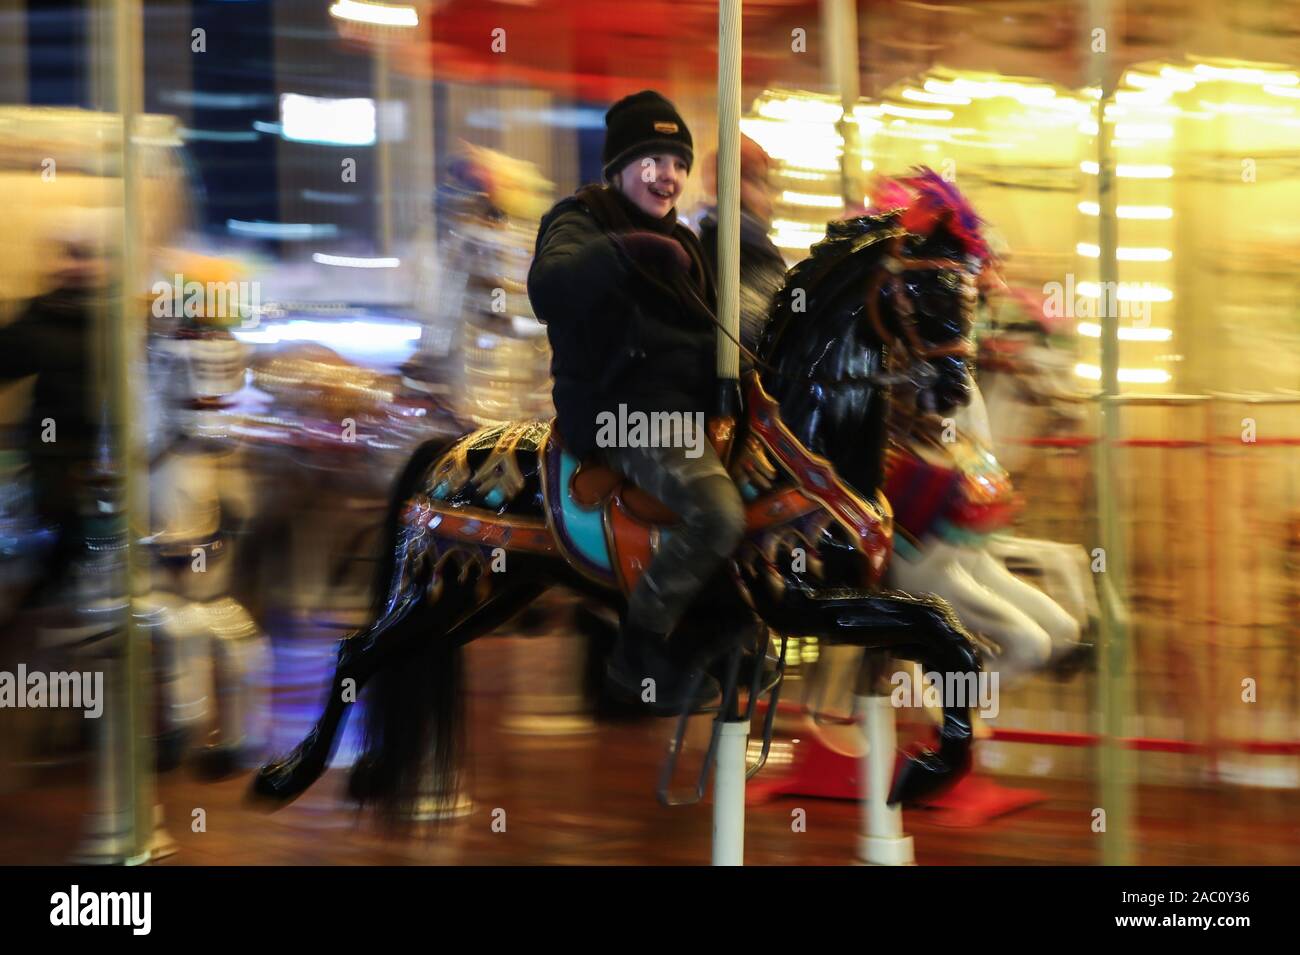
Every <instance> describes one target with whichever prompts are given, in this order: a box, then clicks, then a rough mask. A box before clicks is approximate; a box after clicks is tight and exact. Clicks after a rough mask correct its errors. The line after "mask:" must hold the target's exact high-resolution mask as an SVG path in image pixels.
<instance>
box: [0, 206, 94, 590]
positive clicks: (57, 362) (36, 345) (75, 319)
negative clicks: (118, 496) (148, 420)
mask: <svg viewBox="0 0 1300 955" xmlns="http://www.w3.org/2000/svg"><path fill="white" fill-rule="evenodd" d="M119 221H120V213H118V212H117V211H116V210H110V209H96V208H88V207H73V208H70V209H67V210H66V211H64V212H62V213H60V214H58V215H57V216H55V217H54V218H53V219H52V221H51V227H50V242H51V244H52V245H53V246H54V249H55V252H54V255H53V257H52V259H51V261H52V263H53V266H52V274H51V276H50V280H51V282H52V285H53V287H52V288H51V289H50V290H49V291H47V292H44V293H43V294H40V295H38V296H36V297H35V298H33V299H31V300H30V301H29V302H28V303H27V305H26V307H25V308H24V309H23V310H22V311H21V313H20V316H19V318H18V319H17V320H16V321H15V322H13V323H12V324H10V325H7V326H5V327H4V328H2V329H0V381H4V382H13V381H15V380H17V379H22V378H26V377H29V376H33V375H34V376H35V381H34V383H33V387H32V399H31V404H30V408H29V410H28V411H27V413H26V415H25V416H24V417H23V419H22V420H21V422H20V423H19V424H18V426H17V428H16V433H15V445H16V447H15V450H18V451H19V452H20V453H23V454H25V455H26V457H27V460H28V463H29V466H30V473H31V487H32V493H33V497H32V500H33V504H34V508H35V515H36V518H37V520H38V521H39V523H40V525H41V530H42V531H43V534H42V537H43V538H44V540H43V542H42V543H43V546H41V547H40V555H41V556H40V561H39V564H38V566H37V567H36V568H35V572H34V576H33V580H32V589H31V590H30V591H29V592H28V593H27V595H26V598H25V600H24V601H23V603H22V606H23V607H34V606H49V605H52V604H54V603H56V602H57V598H58V597H59V596H60V594H61V592H63V591H65V590H66V589H67V584H68V582H69V581H68V575H69V573H70V572H71V569H72V567H73V566H74V561H75V560H76V559H77V558H78V557H79V556H80V555H81V551H82V550H83V548H84V546H85V533H84V528H83V527H82V526H81V517H80V515H79V506H80V497H81V489H82V483H81V482H82V481H83V480H84V479H85V478H86V476H87V470H88V468H89V467H90V465H91V463H92V461H93V459H94V456H95V453H96V448H97V447H98V446H99V443H100V440H101V437H104V438H106V437H107V436H106V435H104V436H101V435H100V430H99V429H100V423H101V422H103V421H104V420H105V415H104V413H103V411H104V409H103V408H102V407H97V405H96V396H97V395H102V394H103V392H102V391H100V390H98V387H97V386H98V385H99V383H100V382H101V381H102V375H101V373H100V372H101V370H100V369H99V368H98V367H97V361H96V356H97V354H98V349H97V347H96V343H95V335H96V330H97V327H98V325H97V315H98V314H99V313H101V312H102V311H103V310H104V309H105V308H106V307H107V304H108V303H107V295H108V288H109V251H108V249H109V245H108V243H109V242H110V240H111V236H112V235H113V233H114V224H115V223H117V222H119Z"/></svg>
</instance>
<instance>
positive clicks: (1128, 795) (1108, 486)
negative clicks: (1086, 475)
mask: <svg viewBox="0 0 1300 955" xmlns="http://www.w3.org/2000/svg"><path fill="white" fill-rule="evenodd" d="M1088 13H1089V16H1088V17H1087V18H1086V19H1085V21H1084V23H1085V26H1086V28H1087V33H1086V35H1085V37H1084V42H1085V43H1087V44H1088V47H1087V49H1089V50H1091V51H1092V52H1091V53H1090V54H1089V55H1090V64H1091V74H1092V75H1091V77H1090V80H1091V83H1090V85H1091V86H1093V87H1094V88H1097V89H1100V91H1101V96H1100V97H1099V98H1098V101H1097V205H1098V207H1099V208H1098V216H1097V223H1098V232H1099V234H1098V239H1097V244H1098V246H1099V247H1100V249H1101V253H1100V256H1099V258H1098V270H1099V274H1098V279H1099V281H1100V284H1101V299H1100V303H1101V308H1100V309H1099V311H1100V313H1101V395H1100V415H1101V421H1100V423H1101V433H1100V435H1099V438H1100V440H1099V441H1098V442H1097V461H1096V493H1097V517H1098V523H1099V530H1100V533H1101V547H1102V552H1103V555H1104V560H1105V572H1104V573H1102V574H1101V575H1100V578H1099V579H1100V582H1101V597H1102V600H1101V634H1100V647H1099V650H1100V652H1099V654H1098V673H1097V677H1098V679H1097V712H1098V715H1099V718H1100V722H1101V726H1100V735H1101V746H1100V747H1099V749H1098V762H1097V772H1098V776H1099V781H1100V784H1101V786H1100V795H1101V805H1100V806H1099V807H1098V808H1100V809H1102V810H1104V812H1105V816H1104V819H1105V828H1104V829H1102V830H1101V833H1100V834H1101V837H1102V843H1101V844H1102V862H1103V863H1104V864H1106V865H1129V864H1131V863H1132V861H1133V845H1132V813H1133V806H1132V792H1131V783H1132V778H1133V767H1132V762H1133V757H1132V753H1131V752H1130V751H1128V750H1127V749H1125V748H1124V746H1123V743H1122V742H1121V740H1122V739H1123V737H1124V736H1125V735H1126V733H1125V730H1126V719H1127V716H1128V713H1129V709H1130V704H1131V700H1132V696H1131V686H1130V676H1129V656H1130V653H1129V630H1128V613H1127V610H1126V607H1125V603H1124V601H1125V599H1126V580H1127V568H1126V555H1125V547H1124V543H1125V542H1124V528H1123V526H1122V524H1121V523H1120V517H1119V507H1118V502H1117V501H1116V487H1115V472H1116V467H1117V465H1118V459H1119V458H1118V455H1119V451H1118V448H1119V445H1118V442H1119V440H1120V438H1121V435H1122V432H1121V423H1120V409H1121V404H1120V389H1119V364H1120V354H1119V309H1118V307H1117V306H1118V303H1119V291H1118V289H1119V285H1118V281H1119V266H1118V264H1117V258H1116V255H1117V251H1116V250H1117V246H1118V220H1117V217H1116V195H1115V159H1114V157H1113V156H1112V155H1111V144H1110V140H1109V133H1108V132H1107V127H1106V107H1107V106H1108V105H1109V104H1110V103H1111V102H1113V101H1114V98H1115V86H1116V83H1117V80H1118V72H1119V71H1118V69H1117V68H1116V64H1115V62H1114V60H1113V59H1112V56H1113V54H1112V53H1111V52H1110V44H1111V43H1113V42H1115V41H1116V39H1117V37H1116V35H1115V33H1114V31H1113V29H1112V27H1113V26H1114V22H1115V21H1114V18H1113V17H1112V11H1111V4H1110V0H1089V4H1088ZM1098 29H1099V30H1101V31H1102V32H1101V33H1100V36H1101V37H1102V40H1103V42H1104V43H1105V44H1106V46H1105V48H1104V49H1103V50H1100V51H1097V50H1095V49H1094V47H1093V44H1094V43H1095V42H1096V40H1095V38H1094V37H1095V35H1096V34H1094V31H1095V30H1098ZM1112 290H1113V291H1112Z"/></svg>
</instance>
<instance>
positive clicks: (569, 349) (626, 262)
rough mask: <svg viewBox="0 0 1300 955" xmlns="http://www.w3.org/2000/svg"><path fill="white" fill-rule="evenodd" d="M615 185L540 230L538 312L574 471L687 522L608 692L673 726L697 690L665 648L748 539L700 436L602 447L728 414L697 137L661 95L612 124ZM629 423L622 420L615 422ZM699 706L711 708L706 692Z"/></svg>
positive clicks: (568, 205)
mask: <svg viewBox="0 0 1300 955" xmlns="http://www.w3.org/2000/svg"><path fill="white" fill-rule="evenodd" d="M605 125H606V135H605V147H604V152H603V155H602V160H603V163H604V170H603V171H604V176H605V184H604V185H599V186H597V185H590V186H585V187H583V188H582V189H579V190H578V192H577V193H576V194H575V195H573V196H571V197H569V198H567V199H565V200H563V201H561V202H560V203H559V204H557V205H556V206H555V207H554V208H553V209H552V210H551V211H550V212H549V213H548V214H547V215H546V216H545V217H544V218H543V219H542V222H541V228H540V229H539V231H538V234H537V250H536V254H535V257H534V260H533V266H532V269H531V271H530V272H529V275H528V296H529V298H530V300H531V301H532V304H533V308H534V311H535V312H536V314H537V317H538V319H539V320H540V321H542V322H543V323H545V324H546V325H547V329H548V333H549V335H550V340H551V348H552V350H553V353H554V358H553V360H552V365H551V372H552V375H553V376H554V379H555V386H554V392H553V394H554V399H555V409H556V430H557V431H558V432H559V434H560V437H561V439H562V440H563V442H564V444H565V446H566V447H567V448H568V450H570V451H571V452H572V453H574V454H575V455H577V456H578V457H581V458H585V457H590V456H598V457H600V458H601V459H603V461H604V463H606V464H608V465H609V466H610V467H612V468H613V469H614V470H616V471H619V472H621V473H622V474H623V475H625V476H626V477H627V478H628V479H630V480H631V481H633V482H634V483H635V484H636V485H638V486H639V487H640V488H642V489H643V490H645V491H646V492H648V493H649V494H651V495H652V496H654V497H656V498H658V500H659V501H661V502H662V503H663V504H664V505H666V506H667V507H669V508H671V509H672V510H674V511H675V512H676V513H677V514H678V516H679V517H680V519H681V520H680V525H679V527H678V528H676V530H675V532H674V533H673V534H672V535H671V537H670V538H669V539H668V540H667V542H666V543H665V544H664V545H663V546H662V547H660V549H659V551H658V553H657V554H655V556H654V558H653V560H652V561H651V563H650V565H649V566H648V567H647V568H646V571H645V573H644V574H643V575H642V576H641V578H640V580H639V581H638V583H637V585H636V587H635V588H634V589H633V591H632V593H631V594H630V595H629V597H628V605H627V613H626V616H625V617H624V620H623V626H622V629H621V631H620V633H619V639H618V642H617V644H616V645H615V648H614V652H613V654H612V655H611V657H610V660H609V663H608V666H607V670H606V676H607V680H608V682H609V686H610V689H611V691H612V692H614V693H616V694H617V695H619V696H623V697H625V698H627V700H628V701H629V702H634V701H636V700H639V699H641V693H642V686H643V683H642V681H643V680H644V679H646V678H650V679H653V680H654V684H653V686H654V688H655V703H656V704H657V705H658V706H660V707H663V708H665V709H668V710H671V711H675V710H678V709H680V708H681V705H682V704H684V703H685V702H686V695H687V694H688V692H689V691H688V687H690V686H691V685H692V681H693V678H694V677H695V676H696V675H697V674H695V673H694V672H693V671H691V670H688V669H687V668H686V667H684V666H681V665H678V664H677V663H675V662H674V658H673V656H670V654H669V652H668V638H669V636H670V635H671V634H672V632H673V631H674V629H675V628H676V627H677V624H678V622H679V621H680V620H681V618H682V616H683V614H684V613H685V611H686V609H687V608H688V606H689V605H690V603H691V601H692V600H693V599H694V598H695V597H696V595H697V594H698V593H699V591H700V590H701V588H702V587H703V586H704V584H705V583H706V582H707V581H708V579H709V578H710V577H711V576H712V575H713V573H714V572H715V571H716V570H717V569H718V568H719V566H720V565H721V564H722V562H723V561H724V560H725V559H726V558H728V557H729V556H731V554H732V551H733V550H734V549H735V547H736V545H737V544H738V543H739V542H740V539H741V536H742V535H743V533H744V529H745V511H744V506H743V503H742V501H741V498H740V493H739V492H738V491H737V489H736V485H735V484H734V483H733V482H732V480H731V478H730V477H728V475H727V470H726V468H725V467H724V466H723V463H722V461H721V460H719V458H718V455H717V453H716V452H715V451H714V449H713V448H712V447H711V446H710V445H709V443H708V442H707V441H704V440H702V435H698V434H697V435H696V437H697V439H700V440H697V441H696V442H694V443H692V442H691V441H690V440H689V438H690V435H689V434H686V433H683V431H685V430H686V429H685V428H683V429H680V430H679V429H674V430H673V431H672V433H671V434H670V435H666V436H665V437H668V438H669V440H666V441H658V442H651V443H653V444H656V445H657V446H653V447H646V446H639V444H640V443H639V442H638V446H629V445H630V444H631V442H627V443H622V444H619V445H618V446H612V447H609V446H606V447H601V446H600V445H601V444H603V443H604V442H603V441H598V440H597V438H598V428H597V420H598V418H599V417H600V416H601V415H602V413H605V412H608V413H610V414H618V413H619V412H620V411H625V412H628V413H635V412H642V413H643V414H645V415H647V416H650V415H655V413H656V412H658V413H662V414H665V415H667V416H670V417H668V418H666V419H661V418H659V417H658V416H656V417H652V418H650V420H652V421H653V420H671V421H674V422H678V421H680V422H687V421H694V420H702V419H703V415H705V414H707V413H710V412H711V411H712V410H713V404H714V402H715V401H716V400H717V393H718V388H717V381H718V379H717V375H716V371H715V355H716V344H715V343H716V335H717V333H716V331H715V324H716V320H715V319H714V315H713V313H714V309H715V302H716V298H715V291H714V279H713V274H712V269H711V268H710V267H709V264H708V260H707V259H706V257H705V254H704V250H703V249H702V248H701V246H700V242H699V240H698V239H697V238H696V237H695V234H694V233H692V232H691V231H690V230H689V229H688V228H686V226H684V225H682V224H681V223H680V222H678V219H677V208H676V201H677V199H678V198H679V197H680V196H681V194H682V190H683V189H684V188H685V185H686V180H687V177H688V176H689V175H690V171H691V165H692V162H693V158H694V154H693V151H692V142H691V133H690V130H689V129H687V127H686V123H685V122H684V121H683V120H682V118H681V116H680V115H678V113H677V110H676V109H675V108H674V107H673V105H672V103H670V102H669V101H668V100H666V99H664V97H662V96H660V95H659V94H658V93H655V92H653V91H650V90H645V91H643V92H640V93H637V94H635V95H633V96H628V97H626V98H624V99H622V100H619V101H618V102H617V103H615V104H614V105H613V106H612V107H611V108H610V110H609V112H608V113H607V114H606V115H605ZM620 420H622V417H621V416H620ZM701 687H702V689H701V691H700V694H699V696H697V697H696V699H695V700H694V701H693V702H694V703H695V704H696V705H704V704H707V703H709V702H710V701H711V700H712V699H713V698H715V697H716V696H717V695H718V684H717V681H716V680H714V679H713V678H712V677H709V676H705V677H704V678H703V679H702V680H701Z"/></svg>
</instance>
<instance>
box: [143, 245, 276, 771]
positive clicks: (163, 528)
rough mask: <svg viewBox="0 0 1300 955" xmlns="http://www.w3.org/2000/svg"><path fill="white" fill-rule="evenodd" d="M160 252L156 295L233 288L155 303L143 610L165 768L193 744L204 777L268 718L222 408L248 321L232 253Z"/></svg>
mask: <svg viewBox="0 0 1300 955" xmlns="http://www.w3.org/2000/svg"><path fill="white" fill-rule="evenodd" d="M168 258H170V259H171V260H172V261H171V263H170V265H169V268H168V271H169V278H168V281H167V282H163V283H160V284H159V285H158V286H156V287H155V289H156V290H157V291H158V292H159V293H160V295H163V296H167V295H170V293H171V289H172V283H173V282H176V283H179V284H180V286H181V288H182V289H204V290H213V291H215V290H217V289H220V290H222V291H223V292H225V293H228V294H222V295H219V296H218V295H216V294H212V295H206V294H205V295H204V296H203V300H202V301H194V302H192V307H191V308H188V309H186V310H185V311H184V313H183V314H179V315H177V314H173V313H174V311H175V310H174V308H172V307H168V306H170V305H171V304H172V303H171V302H169V301H161V300H160V298H159V297H155V298H154V299H153V301H152V303H151V304H152V306H153V307H151V324H152V327H151V333H152V334H151V335H150V350H149V351H150V361H149V365H150V380H151V391H152V401H151V402H150V405H151V410H152V411H153V412H154V414H153V415H152V421H151V424H152V427H151V428H150V439H151V440H150V454H149V458H150V494H149V497H150V510H151V512H152V521H151V526H150V532H151V533H150V536H149V538H148V544H149V552H150V557H151V565H150V570H151V588H150V591H149V594H148V595H147V596H146V597H144V598H143V599H142V600H141V605H142V606H141V607H140V609H139V610H138V613H139V614H140V615H141V616H142V617H143V618H144V619H145V620H146V621H147V622H148V626H149V628H150V632H151V633H152V635H153V650H154V673H155V682H156V684H157V687H158V699H159V702H160V712H159V716H158V724H157V727H156V732H157V734H158V735H157V756H158V765H159V768H160V769H171V768H174V767H175V766H177V765H179V764H181V763H182V762H183V761H184V760H185V758H186V756H187V755H188V754H189V752H190V751H191V750H195V751H196V757H195V766H196V768H197V769H198V771H199V773H200V774H201V775H203V776H205V777H209V778H219V777H221V776H224V775H227V774H228V773H230V772H233V771H235V770H236V769H237V768H238V767H239V761H240V758H241V756H242V755H245V751H246V750H247V749H249V748H250V747H252V745H253V744H254V743H255V742H256V740H255V739H254V737H255V736H256V733H257V730H258V728H262V727H264V723H265V717H266V714H265V708H264V707H263V706H261V705H260V703H261V702H262V701H261V700H260V699H258V698H257V696H256V690H257V688H258V686H261V685H264V674H265V672H266V670H267V669H268V668H269V666H270V645H269V642H268V640H267V638H266V636H265V634H264V633H263V632H262V629H261V627H260V626H259V624H258V623H257V621H256V620H254V619H253V616H252V615H251V614H250V613H249V611H248V610H247V609H246V608H245V605H244V604H243V603H242V602H241V600H240V599H239V596H238V595H236V594H235V589H236V587H237V585H238V583H239V578H238V575H237V574H236V573H235V570H236V568H237V567H238V554H239V551H240V550H241V549H242V546H243V545H244V544H245V539H246V536H247V525H248V523H249V519H250V517H251V514H252V511H253V508H254V503H255V501H254V493H253V484H252V480H251V478H250V475H249V473H248V471H247V468H246V466H245V464H244V453H243V452H244V448H243V444H244V442H243V441H241V440H240V439H239V438H238V437H237V435H236V433H235V431H236V429H235V427H234V424H235V420H236V419H235V418H234V417H232V416H231V414H230V413H229V412H230V409H231V407H232V406H233V404H234V402H235V400H236V396H237V395H238V394H239V393H240V392H241V391H242V390H243V388H244V383H245V378H246V375H247V370H248V360H249V352H250V347H249V346H248V345H245V344H244V343H243V342H240V341H239V340H237V339H236V338H235V337H234V336H233V335H232V333H231V329H232V328H235V327H238V326H239V325H240V324H242V323H243V321H244V319H245V316H246V308H245V304H246V303H244V302H243V301H242V300H241V297H240V295H239V289H240V288H241V287H244V286H246V284H247V283H243V286H241V281H242V279H243V277H244V272H243V270H242V269H241V268H240V267H239V265H238V264H237V263H236V262H235V261H233V260H231V259H225V258H219V257H214V256H204V255H198V254H194V253H181V254H172V255H171V256H169V257H168ZM178 298H183V296H178ZM191 313H192V314H191Z"/></svg>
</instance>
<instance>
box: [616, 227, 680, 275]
mask: <svg viewBox="0 0 1300 955" xmlns="http://www.w3.org/2000/svg"><path fill="white" fill-rule="evenodd" d="M611 238H612V239H613V240H614V244H615V245H617V246H618V247H619V249H621V250H622V251H623V253H624V254H625V255H626V256H627V257H628V258H629V259H631V260H632V261H633V262H636V263H637V264H638V265H640V266H643V267H644V268H647V269H649V270H650V271H652V272H659V273H666V274H669V275H671V274H673V273H675V272H685V271H688V270H689V269H690V267H691V257H690V255H689V254H688V253H687V251H686V250H685V249H684V248H682V244H681V243H680V242H678V241H677V240H676V239H674V238H671V237H670V236H666V235H660V234H659V233H657V232H620V233H618V234H616V235H614V236H612V237H611Z"/></svg>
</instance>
